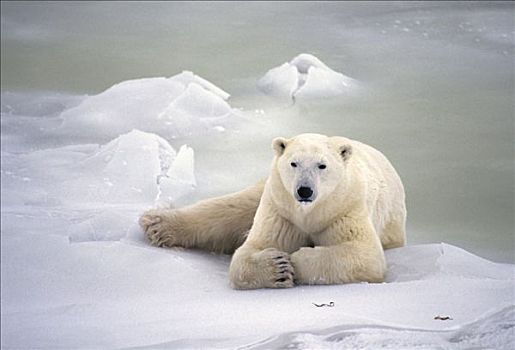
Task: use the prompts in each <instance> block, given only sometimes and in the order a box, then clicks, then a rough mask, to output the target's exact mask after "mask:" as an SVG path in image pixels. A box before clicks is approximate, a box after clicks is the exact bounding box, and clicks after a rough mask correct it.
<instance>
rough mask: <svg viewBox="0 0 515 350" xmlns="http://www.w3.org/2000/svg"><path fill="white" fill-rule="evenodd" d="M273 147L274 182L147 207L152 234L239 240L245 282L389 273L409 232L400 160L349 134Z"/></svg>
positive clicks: (223, 244) (235, 266)
mask: <svg viewBox="0 0 515 350" xmlns="http://www.w3.org/2000/svg"><path fill="white" fill-rule="evenodd" d="M272 147H273V149H274V151H275V158H274V160H273V163H272V168H271V173H270V176H269V177H268V179H267V180H266V181H265V182H260V183H258V184H256V185H255V186H253V187H251V188H248V189H246V190H243V191H241V192H238V193H235V194H231V195H228V196H223V197H219V198H214V199H210V200H205V201H202V202H199V203H197V204H195V205H192V206H189V207H185V208H181V209H177V210H170V209H160V210H159V209H157V210H151V211H148V212H147V213H145V214H144V215H143V216H142V217H141V218H140V224H141V226H142V227H143V229H144V230H145V233H146V236H147V237H148V239H149V240H150V242H151V243H152V244H154V245H157V246H168V247H172V246H182V247H186V248H202V249H208V250H212V251H220V252H226V253H230V252H232V251H234V250H235V249H236V251H235V253H234V256H233V258H232V261H231V266H230V273H229V274H230V279H231V284H232V286H233V287H234V288H236V289H254V288H266V287H268V288H284V287H292V286H293V285H294V282H295V283H298V284H336V283H348V282H359V281H367V282H380V281H383V279H384V275H385V271H386V264H385V260H384V252H383V248H385V249H387V248H393V247H399V246H403V245H404V244H405V240H406V236H405V223H406V206H405V195H404V188H403V186H402V182H401V180H400V178H399V176H398V175H397V173H396V171H395V169H394V168H393V167H392V165H391V164H390V162H389V161H388V160H387V159H386V158H385V157H384V156H383V155H382V154H381V153H380V152H379V151H377V150H375V149H374V148H372V147H370V146H367V145H365V144H363V143H360V142H357V141H353V140H350V139H347V138H343V137H327V136H324V135H318V134H302V135H299V136H296V137H294V138H292V139H284V138H277V139H275V140H274V141H273V144H272ZM249 229H250V232H248V230H249ZM247 232H248V237H247Z"/></svg>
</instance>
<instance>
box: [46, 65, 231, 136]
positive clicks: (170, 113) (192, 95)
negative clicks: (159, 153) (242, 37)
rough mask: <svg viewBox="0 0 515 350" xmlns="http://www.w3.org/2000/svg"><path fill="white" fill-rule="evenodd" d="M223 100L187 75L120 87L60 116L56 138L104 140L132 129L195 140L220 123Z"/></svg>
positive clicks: (228, 110) (220, 92) (224, 115)
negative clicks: (63, 135) (58, 136)
mask: <svg viewBox="0 0 515 350" xmlns="http://www.w3.org/2000/svg"><path fill="white" fill-rule="evenodd" d="M228 98H229V94H228V93H226V92H225V91H223V90H221V89H220V88H218V87H216V86H215V85H213V84H212V83H210V82H208V81H207V80H205V79H202V78H200V77H198V76H196V75H195V74H193V73H192V72H187V71H186V72H183V73H181V74H178V75H176V76H173V77H171V78H145V79H136V80H129V81H124V82H121V83H119V84H116V85H114V86H112V87H111V88H109V89H107V90H105V91H104V92H102V93H100V94H98V95H94V96H89V97H87V98H85V99H84V100H83V101H82V103H80V104H79V105H78V106H75V107H73V108H70V109H67V110H65V111H64V112H62V113H61V115H60V117H61V118H62V120H63V123H62V125H61V126H60V127H59V128H57V130H56V132H57V133H61V134H67V135H71V136H75V137H83V138H92V137H94V138H95V140H96V139H98V138H99V137H100V138H104V139H108V138H113V137H116V136H117V135H120V134H122V133H126V132H129V131H130V130H132V129H141V130H143V131H147V132H153V133H158V134H160V135H163V136H166V137H179V136H186V135H192V134H199V133H203V132H207V131H208V130H212V128H213V126H215V125H220V124H223V123H224V120H226V119H227V118H228V117H229V116H230V115H231V112H232V109H231V107H230V106H229V104H228V103H227V102H226V101H225V100H226V99H228Z"/></svg>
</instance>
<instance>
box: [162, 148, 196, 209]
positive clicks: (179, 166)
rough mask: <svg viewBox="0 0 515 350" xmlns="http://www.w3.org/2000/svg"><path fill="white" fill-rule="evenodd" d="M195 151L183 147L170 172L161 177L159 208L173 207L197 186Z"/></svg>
mask: <svg viewBox="0 0 515 350" xmlns="http://www.w3.org/2000/svg"><path fill="white" fill-rule="evenodd" d="M193 169H194V152H193V149H192V148H190V147H188V146H186V145H183V146H181V148H180V149H179V153H177V156H176V157H175V159H174V161H173V163H172V164H171V166H170V168H169V169H168V171H166V173H165V174H163V175H162V176H160V177H159V179H158V184H159V193H158V196H157V199H156V203H157V204H158V205H159V206H170V205H173V203H174V201H175V200H177V199H179V198H182V197H184V196H185V195H187V194H188V193H190V192H191V191H192V190H193V189H194V188H195V186H196V184H197V182H196V179H195V174H194V173H193Z"/></svg>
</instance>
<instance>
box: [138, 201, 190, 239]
mask: <svg viewBox="0 0 515 350" xmlns="http://www.w3.org/2000/svg"><path fill="white" fill-rule="evenodd" d="M139 224H140V226H141V228H142V229H143V231H144V232H145V237H147V239H148V240H149V242H150V244H152V245H154V246H156V247H176V246H181V245H182V244H183V243H182V242H181V240H180V237H181V236H182V233H181V232H182V230H181V227H180V223H179V222H178V219H177V215H176V214H175V213H174V211H173V210H170V209H152V210H149V211H147V212H145V213H144V214H143V215H142V216H141V217H140V218H139Z"/></svg>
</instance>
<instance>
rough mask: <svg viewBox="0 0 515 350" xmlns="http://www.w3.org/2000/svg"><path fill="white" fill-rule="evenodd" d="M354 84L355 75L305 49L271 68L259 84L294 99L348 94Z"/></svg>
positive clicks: (275, 93)
mask: <svg viewBox="0 0 515 350" xmlns="http://www.w3.org/2000/svg"><path fill="white" fill-rule="evenodd" d="M353 85H355V81H354V79H352V78H350V77H348V76H345V75H343V74H342V73H338V72H336V71H334V70H332V69H331V68H329V67H328V66H326V65H325V64H324V63H323V62H322V61H320V60H319V59H318V58H316V57H315V56H313V55H310V54H306V53H303V54H300V55H298V56H297V57H295V58H293V59H292V60H291V61H290V62H287V63H284V64H282V65H280V66H278V67H275V68H272V69H270V70H269V71H268V72H267V73H266V74H265V75H264V76H263V77H262V78H261V79H260V80H259V82H258V87H259V88H260V89H261V90H262V91H263V92H265V93H266V94H269V95H274V96H277V97H288V98H292V99H295V98H316V97H328V96H335V95H340V94H345V93H347V92H349V91H350V89H351V88H352V86H353Z"/></svg>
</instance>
